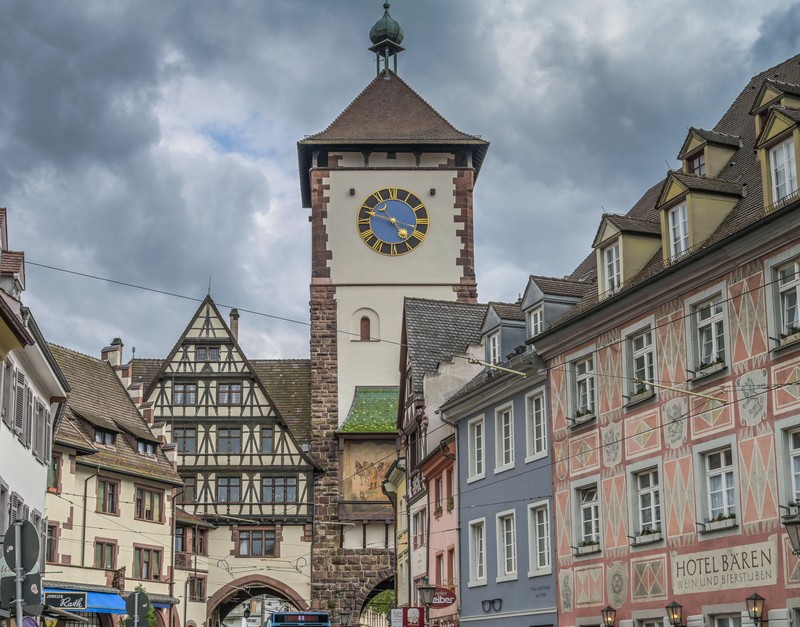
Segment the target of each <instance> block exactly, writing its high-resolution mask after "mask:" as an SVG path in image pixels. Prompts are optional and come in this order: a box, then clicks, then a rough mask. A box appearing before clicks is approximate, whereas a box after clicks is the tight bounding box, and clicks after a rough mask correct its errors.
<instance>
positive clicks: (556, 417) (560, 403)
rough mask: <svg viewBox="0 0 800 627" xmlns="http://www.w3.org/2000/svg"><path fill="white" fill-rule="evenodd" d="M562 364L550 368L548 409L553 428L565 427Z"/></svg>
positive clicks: (565, 384) (566, 425) (564, 391)
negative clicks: (551, 413)
mask: <svg viewBox="0 0 800 627" xmlns="http://www.w3.org/2000/svg"><path fill="white" fill-rule="evenodd" d="M566 374H567V373H566V366H565V365H564V364H561V365H558V366H554V367H551V369H550V386H551V387H550V409H551V411H552V412H553V429H554V430H555V431H559V430H562V429H566V428H567V427H568V426H569V424H568V423H567V376H566Z"/></svg>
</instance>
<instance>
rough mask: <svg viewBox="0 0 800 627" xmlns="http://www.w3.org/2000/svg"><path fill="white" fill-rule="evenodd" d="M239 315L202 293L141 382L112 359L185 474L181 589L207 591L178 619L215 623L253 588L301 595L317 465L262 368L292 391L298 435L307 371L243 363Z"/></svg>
mask: <svg viewBox="0 0 800 627" xmlns="http://www.w3.org/2000/svg"><path fill="white" fill-rule="evenodd" d="M238 316H239V314H238V312H236V310H232V311H231V314H230V320H231V326H228V324H227V323H226V322H225V320H224V319H223V317H222V315H221V314H220V311H219V309H218V308H217V306H216V305H215V303H214V301H213V300H212V299H211V297H210V296H209V297H207V298H206V299H205V300H204V301H203V302H202V304H201V305H200V307H199V308H198V310H197V312H196V313H195V315H194V316H193V317H192V319H191V321H190V323H189V325H188V326H187V327H186V329H185V331H184V332H183V333H182V335H181V337H180V338H179V340H178V341H177V342H176V344H175V346H174V347H173V349H172V351H171V352H170V353H169V355H168V357H167V358H166V359H165V360H163V361H162V362H161V365H160V367H159V368H158V369H157V370H155V369H153V368H152V367H151V366H152V364H151V363H150V361H149V360H148V361H146V362H144V364H143V368H142V371H143V372H144V373H145V375H146V376H148V377H152V378H151V379H150V380H149V382H148V381H141V382H139V381H132V380H130V379H131V378H132V377H133V371H134V370H135V369H136V368H135V364H128V365H127V366H125V367H122V368H121V370H122V373H121V374H122V376H123V379H124V380H126V379H127V380H129V387H130V388H131V389H132V390H133V391H134V393H138V388H139V386H140V385H141V389H142V390H143V392H142V399H143V403H142V411H143V414H144V416H145V417H146V419H147V420H148V421H149V422H150V423H152V424H153V425H155V426H156V427H157V428H160V429H161V430H162V433H163V434H164V438H165V439H166V441H167V442H169V443H171V444H173V445H174V446H175V454H176V458H177V463H178V469H179V471H180V475H181V478H182V480H183V483H184V487H183V492H182V494H180V495H179V496H178V502H179V503H180V506H181V508H182V509H183V514H182V515H181V517H180V518H179V522H180V525H179V526H178V528H180V529H182V532H181V533H185V534H187V537H185V538H182V539H181V542H182V544H181V547H180V549H181V550H179V551H178V554H179V555H180V559H181V560H183V562H182V563H181V566H178V568H182V569H184V570H190V571H192V573H193V574H191V575H190V576H188V579H185V581H188V580H189V579H191V580H192V583H187V584H186V589H187V594H189V592H191V594H189V596H192V598H193V599H195V600H196V599H198V598H199V597H201V596H202V597H204V598H207V602H206V604H205V607H203V608H202V611H199V610H200V609H201V608H197V609H194V610H193V611H194V612H196V613H195V614H193V615H190V616H187V620H192V621H194V622H195V624H198V625H199V624H200V623H201V622H202V621H210V622H207V624H209V625H217V624H218V623H220V622H221V621H222V620H223V619H224V618H225V616H226V615H227V614H228V613H229V611H230V610H231V609H232V608H233V607H235V606H236V605H237V604H239V603H240V602H241V601H243V600H246V599H250V598H252V597H254V596H258V595H262V594H264V595H268V596H271V597H278V598H281V599H283V600H285V601H286V602H288V603H290V604H291V605H294V606H295V607H297V608H306V607H308V606H309V604H310V568H311V522H312V507H311V503H312V500H313V488H314V475H315V472H316V467H315V465H314V464H313V463H312V462H311V460H310V458H309V456H308V453H307V452H306V449H307V445H306V444H304V443H303V442H301V441H299V440H298V438H297V437H295V435H294V433H293V431H292V429H291V428H290V426H289V424H288V422H287V419H285V418H284V416H283V415H282V414H281V412H280V411H279V409H278V407H277V405H276V403H275V402H274V401H273V399H272V398H271V396H270V394H269V391H268V389H267V388H266V387H265V385H264V382H263V380H262V378H261V377H260V376H259V372H260V374H261V375H262V376H263V377H264V378H265V379H269V378H272V379H273V380H275V381H279V382H280V384H281V385H282V386H285V387H287V388H288V389H289V390H290V391H291V392H292V393H290V394H288V395H287V394H284V398H285V399H286V407H289V408H292V413H293V416H292V418H291V419H292V420H293V421H294V423H295V424H296V425H297V427H298V430H299V431H303V432H304V433H306V434H307V432H308V427H307V426H305V427H301V426H300V423H301V422H302V421H303V419H304V416H301V415H298V414H299V413H303V414H304V415H305V421H306V422H307V410H306V409H305V407H306V405H305V404H304V403H305V402H306V401H304V399H307V394H308V393H307V391H306V392H305V394H304V393H303V390H307V389H308V374H307V368H303V367H302V364H299V365H300V368H297V366H298V363H297V362H286V363H285V364H284V365H285V366H286V367H285V368H280V363H281V362H278V364H279V365H278V366H277V367H276V365H275V364H272V365H270V364H267V363H263V362H261V363H259V365H258V367H257V366H256V365H254V363H251V362H250V361H249V360H248V359H247V357H246V356H245V354H244V352H243V350H242V348H241V347H240V346H239V343H238V341H237V331H238ZM306 363H307V362H306ZM279 370H280V372H281V373H282V374H283V375H285V380H283V379H282V376H280V375H279V373H278V371H279ZM293 375H294V376H293ZM306 437H307V435H306ZM189 536H190V537H191V540H190V539H189ZM201 538H202V549H200V548H199V547H200V546H201V544H200V539H201ZM184 553H186V554H188V555H189V557H186V558H185V557H184V556H183V554H184ZM190 586H193V587H192V590H191V591H189V587H190ZM200 587H202V588H204V593H203V594H201V593H200V592H198V590H199V589H200ZM189 607H190V609H192V607H193V606H192V605H190V606H189ZM190 613H192V612H190Z"/></svg>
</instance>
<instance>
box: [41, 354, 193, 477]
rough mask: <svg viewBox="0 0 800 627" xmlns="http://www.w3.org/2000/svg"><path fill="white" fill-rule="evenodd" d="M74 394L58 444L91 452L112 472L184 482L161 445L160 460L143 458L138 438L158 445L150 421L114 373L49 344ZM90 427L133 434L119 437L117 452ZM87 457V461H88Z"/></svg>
mask: <svg viewBox="0 0 800 627" xmlns="http://www.w3.org/2000/svg"><path fill="white" fill-rule="evenodd" d="M49 347H50V350H51V352H52V354H53V357H54V358H55V360H56V362H57V363H58V366H59V368H61V371H62V372H63V373H64V376H65V377H66V379H67V382H68V383H69V386H70V388H71V390H72V391H71V393H70V396H69V399H68V400H67V405H66V408H65V410H64V414H63V416H62V419H61V420H60V421H59V424H58V428H57V430H56V434H55V441H56V442H58V443H60V444H63V445H65V446H73V445H74V446H76V447H79V448H81V450H87V451H88V450H91V451H93V452H92V453H91V463H92V464H93V465H98V466H100V467H101V468H104V469H108V470H110V471H116V472H120V473H123V474H128V475H134V476H138V477H144V478H147V479H151V480H154V481H161V482H164V483H169V484H172V485H180V484H181V480H180V477H179V476H178V473H177V472H176V471H175V469H174V468H173V466H172V464H171V463H170V462H169V461H168V460H167V458H166V456H165V455H164V452H163V451H162V450H161V447H157V449H156V456H155V457H152V458H151V457H146V456H144V455H139V453H138V451H137V448H136V446H137V442H136V438H139V437H141V438H142V439H147V440H150V441H157V439H156V438H155V436H153V434H152V432H151V431H150V428H149V427H148V426H147V423H146V422H145V421H144V418H142V416H141V414H140V413H139V411H138V410H137V409H136V406H135V405H134V404H133V401H132V400H131V398H130V396H129V395H128V392H127V391H126V390H125V388H124V387H123V386H122V383H121V382H120V380H119V378H118V377H117V374H116V372H115V371H114V369H113V368H112V367H111V366H110V365H109V364H107V363H106V362H103V361H101V360H99V359H95V358H94V357H89V356H88V355H84V354H82V353H78V352H76V351H73V350H70V349H68V348H64V347H63V346H58V345H56V344H50V345H49ZM90 423H91V424H94V425H97V426H102V427H103V428H108V429H111V430H114V431H118V432H119V431H125V432H127V433H131V434H134V436H135V438H131V439H129V438H128V437H126V436H125V435H123V434H122V433H118V435H117V437H116V441H115V447H114V448H106V447H103V446H97V445H94V444H93V441H94V437H93V429H92V427H91V426H90ZM84 459H85V458H84Z"/></svg>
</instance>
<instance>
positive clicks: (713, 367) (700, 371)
mask: <svg viewBox="0 0 800 627" xmlns="http://www.w3.org/2000/svg"><path fill="white" fill-rule="evenodd" d="M725 366H726V364H725V362H724V361H717V362H714V363H713V364H700V365H699V366H698V367H697V370H695V371H694V379H695V380H697V379H702V378H704V377H708V376H711V375H712V374H715V373H717V372H719V371H720V370H722V369H724V368H725Z"/></svg>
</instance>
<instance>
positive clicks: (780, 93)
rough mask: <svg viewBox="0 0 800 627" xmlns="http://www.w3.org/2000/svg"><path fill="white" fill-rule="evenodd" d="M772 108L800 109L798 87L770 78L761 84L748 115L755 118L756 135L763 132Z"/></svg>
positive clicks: (799, 88)
mask: <svg viewBox="0 0 800 627" xmlns="http://www.w3.org/2000/svg"><path fill="white" fill-rule="evenodd" d="M774 106H781V107H786V108H790V109H798V108H800V85H795V84H794V83H787V82H784V81H778V80H775V79H772V78H769V79H767V80H765V81H764V82H763V83H762V84H761V88H760V89H759V91H758V95H757V96H756V99H755V101H754V103H753V107H752V108H751V109H750V115H753V116H755V122H756V135H760V134H761V133H762V132H763V130H764V127H765V123H766V121H767V118H768V117H769V111H770V108H771V107H774Z"/></svg>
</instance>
